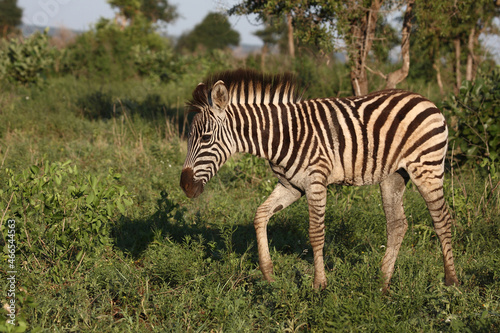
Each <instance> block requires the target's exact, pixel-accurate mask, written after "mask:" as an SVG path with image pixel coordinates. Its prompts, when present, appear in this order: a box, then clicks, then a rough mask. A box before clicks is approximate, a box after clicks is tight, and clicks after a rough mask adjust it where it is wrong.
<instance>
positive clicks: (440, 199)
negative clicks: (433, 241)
mask: <svg viewBox="0 0 500 333" xmlns="http://www.w3.org/2000/svg"><path fill="white" fill-rule="evenodd" d="M419 171H420V172H419ZM440 171H441V172H435V171H433V170H432V169H430V170H425V171H422V170H420V169H419V168H416V169H415V171H414V172H413V173H412V174H413V175H416V176H413V175H412V174H410V175H412V176H411V178H412V181H413V183H414V184H415V185H416V186H417V188H418V190H419V192H420V194H421V195H422V197H423V198H424V200H425V202H426V204H427V208H428V209H429V213H430V214H431V217H432V220H433V222H434V230H435V231H436V234H437V235H438V238H439V241H440V242H441V250H442V251H443V262H444V273H445V283H446V285H447V286H449V285H452V284H454V285H458V284H459V282H458V278H457V274H456V272H455V264H454V261H453V253H452V247H451V220H452V219H451V215H450V213H449V211H448V206H447V205H446V201H445V200H444V191H443V177H444V167H443V168H442V170H440Z"/></svg>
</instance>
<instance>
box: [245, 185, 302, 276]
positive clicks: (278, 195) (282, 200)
mask: <svg viewBox="0 0 500 333" xmlns="http://www.w3.org/2000/svg"><path fill="white" fill-rule="evenodd" d="M301 196H302V193H301V192H300V191H298V190H297V189H295V188H293V187H292V186H289V187H285V186H284V185H283V184H281V183H278V184H277V185H276V187H275V188H274V190H273V192H272V193H271V195H270V196H269V197H268V198H267V199H266V201H265V202H264V203H263V204H262V205H260V206H259V208H257V213H256V214H255V219H254V222H253V225H254V227H255V233H256V234H257V248H258V251H259V267H260V270H261V271H262V274H263V275H264V279H266V280H267V281H269V282H272V281H274V280H273V277H272V275H273V262H272V260H271V255H270V254H269V243H268V240H267V223H268V222H269V219H270V218H271V216H273V215H274V214H275V213H277V212H279V211H280V210H282V209H284V208H286V207H288V206H289V205H290V204H292V203H293V202H295V201H297V200H298V199H299V198H300V197H301Z"/></svg>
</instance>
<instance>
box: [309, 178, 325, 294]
mask: <svg viewBox="0 0 500 333" xmlns="http://www.w3.org/2000/svg"><path fill="white" fill-rule="evenodd" d="M306 196H307V204H308V205H309V241H310V243H311V247H312V249H313V254H314V288H315V289H319V288H323V289H324V288H326V275H325V265H324V263H323V247H324V244H325V209H326V185H325V184H324V182H322V181H313V182H312V183H311V185H310V186H309V189H308V190H307V191H306Z"/></svg>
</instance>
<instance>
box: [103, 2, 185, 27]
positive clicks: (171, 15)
mask: <svg viewBox="0 0 500 333" xmlns="http://www.w3.org/2000/svg"><path fill="white" fill-rule="evenodd" d="M108 3H109V4H110V5H111V6H112V7H114V8H118V9H119V10H120V12H121V14H122V15H123V16H124V17H125V18H127V19H130V20H136V19H138V18H140V17H144V18H146V19H147V20H148V21H151V22H157V21H163V22H165V23H169V22H172V21H174V20H175V19H176V18H177V17H178V15H179V14H177V11H176V7H175V6H172V5H170V4H169V3H168V0H108Z"/></svg>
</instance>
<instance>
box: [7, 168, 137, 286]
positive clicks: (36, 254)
mask: <svg viewBox="0 0 500 333" xmlns="http://www.w3.org/2000/svg"><path fill="white" fill-rule="evenodd" d="M3 179H5V183H4V184H2V185H3V186H2V188H3V190H0V197H1V198H2V201H0V210H1V211H2V212H4V214H5V219H6V220H7V219H14V220H15V221H16V225H17V226H18V227H17V228H18V229H17V230H16V243H15V244H16V247H17V251H19V253H22V254H23V256H24V257H25V258H29V260H28V261H27V262H28V263H29V264H30V265H34V266H35V267H36V266H38V268H39V269H42V270H44V269H46V268H48V267H53V268H52V269H55V270H56V274H52V276H53V278H54V279H56V282H57V278H58V277H57V270H58V269H59V268H60V267H61V266H60V265H68V266H70V267H74V266H76V264H77V263H78V262H79V261H81V260H82V258H83V257H84V256H85V254H86V253H87V254H88V253H92V251H93V250H92V248H94V247H95V245H97V244H104V245H106V244H110V238H109V232H110V225H109V224H110V223H109V222H110V221H111V220H113V219H114V218H116V217H117V215H118V214H119V213H122V214H123V213H125V208H126V207H127V206H130V205H131V204H132V200H131V197H130V195H129V194H128V193H127V192H126V191H125V187H123V186H119V185H118V184H117V181H118V180H119V179H120V175H119V174H116V173H115V172H113V170H109V172H108V175H107V176H106V178H104V179H98V178H97V177H95V176H83V175H81V174H79V172H78V170H77V168H76V166H71V163H70V162H69V161H68V162H65V163H59V162H57V163H51V162H45V163H44V164H43V165H42V166H41V167H38V166H36V165H33V166H31V167H29V168H26V169H25V170H22V171H19V172H15V171H14V170H12V169H5V175H4V176H3ZM1 232H2V234H3V240H5V239H7V238H6V235H7V228H6V226H5V224H2V226H1ZM23 265H25V263H23Z"/></svg>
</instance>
